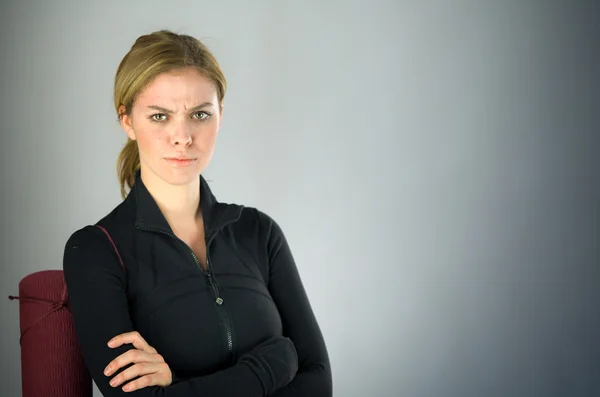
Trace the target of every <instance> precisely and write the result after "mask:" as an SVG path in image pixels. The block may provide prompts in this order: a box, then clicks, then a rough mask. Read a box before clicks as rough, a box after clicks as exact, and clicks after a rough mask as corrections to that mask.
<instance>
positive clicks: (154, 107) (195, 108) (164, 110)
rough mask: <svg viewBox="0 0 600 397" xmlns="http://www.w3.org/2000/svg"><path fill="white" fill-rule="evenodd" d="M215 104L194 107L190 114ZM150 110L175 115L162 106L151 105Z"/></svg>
mask: <svg viewBox="0 0 600 397" xmlns="http://www.w3.org/2000/svg"><path fill="white" fill-rule="evenodd" d="M212 105H213V103H212V102H204V103H201V104H200V105H197V106H194V107H193V108H191V109H189V111H190V112H195V111H196V110H200V109H202V108H205V107H208V106H212ZM148 109H154V110H158V111H159V112H163V113H175V112H174V111H172V110H169V109H166V108H163V107H160V106H156V105H150V106H148Z"/></svg>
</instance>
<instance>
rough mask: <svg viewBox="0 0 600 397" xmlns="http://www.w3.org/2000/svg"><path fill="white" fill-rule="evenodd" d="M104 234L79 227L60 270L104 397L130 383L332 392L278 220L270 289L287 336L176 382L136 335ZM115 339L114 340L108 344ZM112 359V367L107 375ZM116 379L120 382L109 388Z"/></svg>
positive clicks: (291, 393) (248, 395) (158, 387)
mask: <svg viewBox="0 0 600 397" xmlns="http://www.w3.org/2000/svg"><path fill="white" fill-rule="evenodd" d="M103 237H104V236H101V235H98V234H97V233H95V232H93V231H91V230H89V229H87V228H84V229H82V230H80V231H78V232H75V233H74V234H73V235H72V236H71V238H70V239H69V241H68V242H67V244H66V246H65V253H64V259H63V270H64V273H65V281H66V284H67V289H68V292H69V297H70V303H71V310H72V312H73V319H74V324H75V330H76V333H77V337H78V339H79V342H80V346H81V349H82V353H83V357H84V360H85V362H86V365H87V367H88V369H89V370H90V372H91V375H92V377H93V379H94V381H95V383H96V385H97V386H98V388H99V389H100V391H101V392H102V394H103V395H104V396H105V397H117V396H124V395H127V392H126V391H125V390H123V387H124V386H127V385H130V386H131V387H133V389H137V390H135V391H134V394H135V395H138V396H170V397H180V396H181V397H184V396H185V397H191V396H198V397H211V396H215V397H216V396H223V395H227V396H244V397H263V396H272V397H299V396H316V397H318V396H325V397H329V396H331V372H330V369H329V360H328V356H327V351H326V349H325V343H324V341H323V337H322V335H321V332H320V330H319V327H318V324H317V322H316V319H315V317H314V314H313V313H312V309H311V307H310V304H309V302H308V298H307V296H306V293H305V291H304V288H303V286H302V283H301V281H300V277H299V274H298V271H297V268H296V265H295V263H294V260H293V258H292V256H291V252H290V250H289V247H288V246H287V243H286V241H285V238H284V236H283V233H282V232H281V230H280V229H279V227H278V226H277V225H276V224H274V223H273V230H272V233H271V238H270V240H269V252H270V260H272V266H271V274H270V282H269V290H270V292H271V294H272V297H273V300H274V301H275V302H276V304H277V306H278V308H279V310H280V314H281V317H282V321H283V324H284V334H285V337H283V336H282V337H280V338H274V339H272V340H269V341H267V342H265V343H263V344H262V345H259V346H257V347H256V348H255V349H254V350H252V351H251V352H248V353H247V354H244V355H242V356H241V357H240V358H239V360H238V361H237V363H236V364H235V365H233V366H232V367H230V368H227V369H225V370H223V371H219V372H216V373H213V374H210V375H207V376H201V377H195V378H192V379H187V380H183V381H180V382H172V379H170V378H171V376H172V374H171V371H170V369H169V368H168V365H167V363H164V360H162V356H160V354H159V352H156V351H155V350H154V349H153V348H152V347H151V346H149V345H148V344H147V343H146V342H145V341H144V340H143V338H142V337H141V335H139V334H137V333H136V332H135V330H134V328H133V325H132V322H131V318H130V317H129V310H128V306H127V297H126V293H125V273H124V272H123V270H122V269H121V267H120V265H119V264H118V262H117V259H116V257H115V255H114V253H113V252H112V249H111V247H110V246H109V245H108V244H107V243H106V242H105V241H104V239H103ZM117 336H118V337H117ZM115 337H117V338H116V344H115V345H114V346H112V347H111V346H109V345H108V341H109V340H111V339H113V338H115ZM109 364H110V366H111V367H112V372H109V373H108V375H106V374H105V369H106V368H107V366H109ZM122 368H125V370H123V371H121V372H118V371H119V370H121V369H122ZM117 374H118V375H117ZM115 378H117V380H118V381H119V380H120V382H118V383H117V385H116V386H112V385H111V384H110V381H111V380H112V379H115ZM136 378H137V379H136ZM132 379H135V380H133V381H131V380H132Z"/></svg>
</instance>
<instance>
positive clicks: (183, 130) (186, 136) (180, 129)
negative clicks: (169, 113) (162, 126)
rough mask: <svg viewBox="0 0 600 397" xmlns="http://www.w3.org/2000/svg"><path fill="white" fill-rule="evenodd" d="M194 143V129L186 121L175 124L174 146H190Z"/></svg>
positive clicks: (172, 131) (172, 134) (172, 138)
mask: <svg viewBox="0 0 600 397" xmlns="http://www.w3.org/2000/svg"><path fill="white" fill-rule="evenodd" d="M191 143H192V131H191V129H190V127H189V126H187V125H186V124H185V123H178V124H176V125H173V128H172V130H171V144H172V145H174V146H189V145H190V144H191Z"/></svg>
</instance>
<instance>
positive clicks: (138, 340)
mask: <svg viewBox="0 0 600 397" xmlns="http://www.w3.org/2000/svg"><path fill="white" fill-rule="evenodd" d="M126 343H129V344H132V345H133V347H135V348H136V349H138V350H143V351H145V352H148V353H156V349H154V348H153V347H152V346H150V345H149V344H148V342H146V340H145V339H144V338H143V337H142V335H140V333H139V332H137V331H132V332H125V333H123V334H120V335H117V336H115V337H114V338H112V339H111V340H110V341H108V346H109V347H111V348H113V349H114V348H117V347H119V346H122V345H124V344H126Z"/></svg>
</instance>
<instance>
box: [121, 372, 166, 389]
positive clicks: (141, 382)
mask: <svg viewBox="0 0 600 397" xmlns="http://www.w3.org/2000/svg"><path fill="white" fill-rule="evenodd" d="M157 383H158V382H157V381H156V376H155V375H154V374H151V375H145V376H143V377H141V378H138V379H136V380H132V381H131V382H129V383H127V384H126V385H125V386H123V391H125V392H132V391H135V390H139V389H143V388H144V387H148V386H155V385H157Z"/></svg>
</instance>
